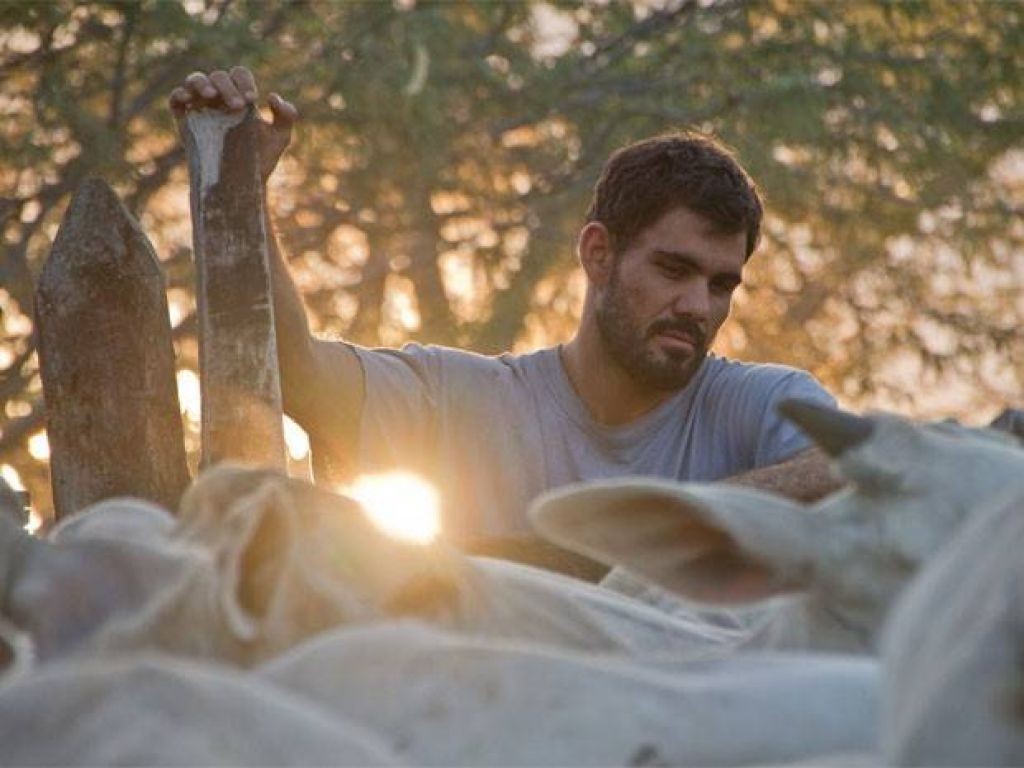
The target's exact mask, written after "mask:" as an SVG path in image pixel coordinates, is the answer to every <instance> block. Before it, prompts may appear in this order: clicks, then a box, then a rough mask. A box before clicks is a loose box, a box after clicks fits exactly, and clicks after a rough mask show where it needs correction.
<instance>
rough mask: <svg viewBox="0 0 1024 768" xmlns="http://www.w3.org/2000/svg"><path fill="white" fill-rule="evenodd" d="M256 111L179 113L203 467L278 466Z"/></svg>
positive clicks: (280, 451)
mask: <svg viewBox="0 0 1024 768" xmlns="http://www.w3.org/2000/svg"><path fill="white" fill-rule="evenodd" d="M257 130H258V124H257V118H256V114H255V111H254V110H253V109H251V108H250V109H249V110H247V111H245V112H239V113H233V114H231V113H223V112H219V111H201V112H195V113H192V114H190V115H189V116H188V118H187V120H186V125H185V145H186V149H187V152H188V160H189V176H190V186H191V200H192V227H193V240H194V247H195V257H196V297H197V304H198V315H199V372H200V388H201V395H202V402H203V408H202V459H201V465H202V466H203V467H206V466H209V465H211V464H215V463H217V462H221V461H225V460H229V461H233V462H238V463H242V464H248V465H258V466H265V467H275V468H278V469H284V467H285V445H284V429H283V425H282V421H281V418H282V408H281V383H280V374H279V371H278V362H277V342H276V338H275V332H274V311H273V300H272V295H271V288H270V269H269V265H268V261H267V233H266V230H265V227H264V222H263V189H262V184H261V181H260V177H259V157H258V147H257V133H256V132H257Z"/></svg>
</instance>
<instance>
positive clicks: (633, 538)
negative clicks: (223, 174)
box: [531, 404, 1024, 651]
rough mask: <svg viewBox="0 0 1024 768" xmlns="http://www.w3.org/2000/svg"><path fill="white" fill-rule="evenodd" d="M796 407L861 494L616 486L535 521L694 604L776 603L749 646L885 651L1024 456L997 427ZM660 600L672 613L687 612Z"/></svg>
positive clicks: (1012, 482)
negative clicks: (959, 538) (900, 614)
mask: <svg viewBox="0 0 1024 768" xmlns="http://www.w3.org/2000/svg"><path fill="white" fill-rule="evenodd" d="M788 409H789V415H790V416H791V418H794V419H795V420H796V421H797V422H798V423H800V424H801V426H802V427H804V429H805V430H807V431H808V432H809V434H810V435H811V436H812V437H813V438H815V439H816V440H817V441H818V442H819V443H820V444H821V445H822V446H823V447H824V448H825V449H826V450H827V451H830V452H831V453H833V454H834V455H836V456H837V459H836V464H837V467H838V470H839V472H840V473H841V474H842V476H843V477H844V478H846V479H847V480H848V481H850V483H851V485H850V486H849V487H847V488H845V489H843V490H841V491H838V492H837V493H835V494H833V495H831V496H829V497H827V498H825V499H823V500H822V501H820V502H817V503H815V504H811V505H803V504H799V503H796V502H793V501H789V500H787V499H784V498H782V497H779V496H775V495H772V494H768V493H763V492H758V491H754V490H751V489H747V488H742V487H739V486H730V485H726V484H721V483H716V484H691V483H686V484H679V483H670V482H665V481H658V480H652V479H643V478H632V479H620V480H611V481H606V482H599V483H590V484H581V485H578V486H572V487H567V488H561V489H558V490H555V491H553V492H550V493H549V494H547V495H545V496H544V497H542V498H541V499H539V500H538V501H537V502H536V504H535V506H534V507H533V509H532V510H531V515H532V520H533V523H534V525H535V527H536V528H537V529H538V531H539V532H540V533H541V534H542V535H544V536H545V537H547V538H549V539H551V540H552V541H554V542H555V543H557V544H560V545H562V546H564V547H567V548H569V549H572V550H575V551H577V552H580V553H582V554H585V555H588V556H590V557H593V558H595V559H597V560H600V561H602V562H604V563H606V564H609V565H621V566H624V567H625V568H626V569H627V570H628V571H630V572H632V573H634V574H637V575H639V576H640V577H642V578H644V579H646V580H648V581H650V582H653V583H655V584H657V585H660V586H661V587H664V588H666V589H668V590H671V591H672V592H673V593H674V594H676V595H679V596H682V597H683V598H685V600H686V601H689V602H696V603H700V604H704V605H714V606H719V607H723V608H727V609H734V608H736V607H738V606H745V605H748V604H750V603H754V602H757V601H762V600H768V599H772V598H776V600H775V602H774V603H772V604H771V605H770V606H769V607H768V608H767V609H766V610H761V611H759V612H756V613H753V614H751V615H750V621H749V622H748V623H749V624H750V625H751V636H750V637H749V639H748V641H747V642H746V643H745V645H747V646H748V647H751V646H756V647H776V648H808V649H828V650H845V651H874V650H876V648H877V642H878V634H879V630H880V629H881V626H882V622H883V621H884V619H885V616H886V613H887V612H888V609H889V607H890V606H891V604H892V602H893V600H894V599H895V598H896V596H897V595H898V593H899V592H900V590H901V589H902V588H903V586H904V585H905V584H906V583H907V582H908V581H909V580H910V578H911V577H912V576H913V575H914V574H915V573H916V572H917V571H918V569H919V568H920V567H921V566H922V565H923V564H924V563H925V562H926V561H927V560H928V559H929V558H930V557H932V556H933V555H934V554H935V552H937V551H938V549H939V548H940V547H941V546H942V544H944V543H945V542H946V541H948V540H949V539H950V538H951V537H952V536H953V535H954V533H955V532H956V530H957V528H958V527H959V526H960V525H961V524H962V523H963V521H964V520H965V519H966V518H968V517H969V516H972V515H978V514H983V513H984V512H985V511H986V510H987V509H990V508H991V507H992V506H993V505H998V504H999V503H1000V502H1001V500H1002V499H1005V497H1006V495H1007V494H1008V493H1013V492H1014V491H1020V490H1024V451H1022V450H1020V449H1019V448H1018V447H1017V443H1016V441H1015V440H1013V439H1012V438H1009V437H1006V436H1003V435H1001V434H999V433H994V432H990V431H987V430H982V431H979V430H969V429H965V428H962V427H957V426H955V425H938V426H931V427H921V426H917V425H914V424H911V423H909V422H907V421H904V420H902V419H899V418H896V417H893V416H882V415H880V416H876V417H873V418H870V419H865V418H860V417H855V416H851V415H849V414H844V413H842V412H840V411H830V410H828V409H824V408H821V407H820V406H816V405H811V404H790V405H789V406H788ZM619 579H621V576H613V577H612V578H611V579H610V580H609V581H610V583H612V584H614V583H615V582H616V581H617V580H619ZM650 594H651V593H650V592H649V593H648V596H650ZM653 594H654V595H655V597H654V598H652V602H653V601H660V604H661V606H662V607H665V606H666V605H668V606H669V607H674V606H675V605H678V604H681V603H680V602H679V601H673V600H672V598H670V597H668V596H667V595H666V594H665V593H664V592H663V591H654V592H653ZM780 596H781V599H778V598H780Z"/></svg>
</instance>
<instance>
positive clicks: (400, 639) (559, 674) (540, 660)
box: [257, 622, 878, 766]
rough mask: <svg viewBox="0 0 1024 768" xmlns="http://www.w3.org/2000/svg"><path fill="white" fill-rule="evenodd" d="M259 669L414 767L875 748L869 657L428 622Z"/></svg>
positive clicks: (874, 668) (808, 755)
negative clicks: (697, 655) (540, 640)
mask: <svg viewBox="0 0 1024 768" xmlns="http://www.w3.org/2000/svg"><path fill="white" fill-rule="evenodd" d="M257 674H258V675H259V676H261V677H263V678H265V679H268V680H270V681H272V682H274V683H275V684H277V685H279V686H281V687H283V688H287V689H289V690H292V691H294V692H296V693H298V694H301V695H302V696H303V697H305V698H308V699H310V700H312V701H315V702H317V703H318V704H319V705H320V706H322V707H323V708H324V709H326V710H328V711H331V712H335V713H337V714H338V715H339V716H340V717H342V718H343V719H345V720H350V721H353V722H357V723H360V724H361V725H364V726H366V727H368V728H370V729H372V730H374V731H376V732H377V733H379V734H380V735H381V736H382V737H383V738H385V739H386V740H387V741H388V745H389V747H390V748H391V749H393V750H394V751H395V752H396V753H398V755H399V757H401V758H402V759H405V760H407V761H408V762H410V763H412V764H415V765H436V766H449V765H480V766H484V765H496V766H500V765H524V766H525V765H538V766H539V765H548V766H570V765H572V766H577V765H580V766H582V765H590V766H607V765H680V766H683V765H701V766H710V765H749V764H763V763H767V762H786V761H792V760H805V759H812V758H820V757H822V756H825V755H832V754H836V753H850V752H855V753H862V752H869V751H873V750H874V748H875V744H876V743H877V724H876V723H877V695H878V664H877V662H876V661H875V660H873V659H869V658H866V657H863V656H845V657H843V656H831V655H827V654H815V655H785V654H774V655H757V654H744V655H739V656H735V655H734V656H732V657H730V658H727V659H723V660H714V661H704V662H700V661H689V662H683V661H682V660H680V659H675V658H673V657H672V656H670V655H652V656H641V657H638V656H629V657H626V656H622V655H616V654H598V653H580V652H577V651H568V650H566V649H562V648H554V647H551V646H544V645H539V644H532V643H522V642H512V641H507V640H501V639H500V638H481V637H475V636H470V635H466V634H465V633H456V632H450V631H444V630H440V629H438V628H436V627H430V626H427V625H425V624H422V623H420V624H412V623H408V622H406V623H384V624H371V625H362V626H358V627H348V628H344V629H339V630H335V631H333V632H327V633H323V634H321V635H319V636H317V637H315V638H311V639H310V640H308V641H306V642H305V643H303V644H301V645H299V646H296V647H295V648H293V649H292V650H291V651H289V652H288V653H286V654H284V655H282V656H280V657H278V658H276V659H273V660H271V661H270V662H268V663H267V664H266V665H265V666H264V667H262V668H260V669H258V670H257Z"/></svg>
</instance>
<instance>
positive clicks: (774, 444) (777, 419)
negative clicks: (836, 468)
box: [754, 369, 836, 467]
mask: <svg viewBox="0 0 1024 768" xmlns="http://www.w3.org/2000/svg"><path fill="white" fill-rule="evenodd" d="M790 399H797V400H808V401H810V402H814V403H818V404H819V405H825V406H828V407H829V408H835V407H836V401H835V398H834V397H832V395H830V394H829V393H828V392H827V391H826V390H825V388H824V387H822V386H821V384H819V383H818V380H817V379H815V378H814V377H813V376H811V374H809V373H807V372H806V371H801V370H797V369H787V370H786V372H785V373H784V374H782V375H781V376H778V377H777V378H775V380H774V381H772V382H771V384H770V386H769V387H768V389H767V391H766V392H765V397H764V399H763V401H762V403H761V406H762V410H761V416H760V419H759V420H758V423H759V424H760V428H759V430H758V434H757V435H756V438H755V440H754V444H755V445H756V448H755V451H754V466H755V467H767V466H771V465H772V464H778V463H779V462H780V461H785V460H786V459H788V458H791V457H792V456H795V455H796V454H798V453H800V452H801V451H805V450H807V449H808V448H810V447H811V446H812V445H813V443H812V442H811V440H810V438H808V437H807V436H806V435H804V433H803V432H801V431H800V429H799V428H797V426H796V425H794V424H793V423H792V422H791V421H789V420H788V419H786V418H785V417H784V416H782V414H780V413H779V411H778V405H779V403H781V402H782V401H783V400H790Z"/></svg>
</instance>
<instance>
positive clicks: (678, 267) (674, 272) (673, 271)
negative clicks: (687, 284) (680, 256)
mask: <svg viewBox="0 0 1024 768" xmlns="http://www.w3.org/2000/svg"><path fill="white" fill-rule="evenodd" d="M661 271H662V272H664V273H665V274H666V275H668V276H669V277H686V276H687V275H689V274H690V272H691V269H690V267H689V266H688V265H686V264H676V263H674V262H663V263H662V264H661Z"/></svg>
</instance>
